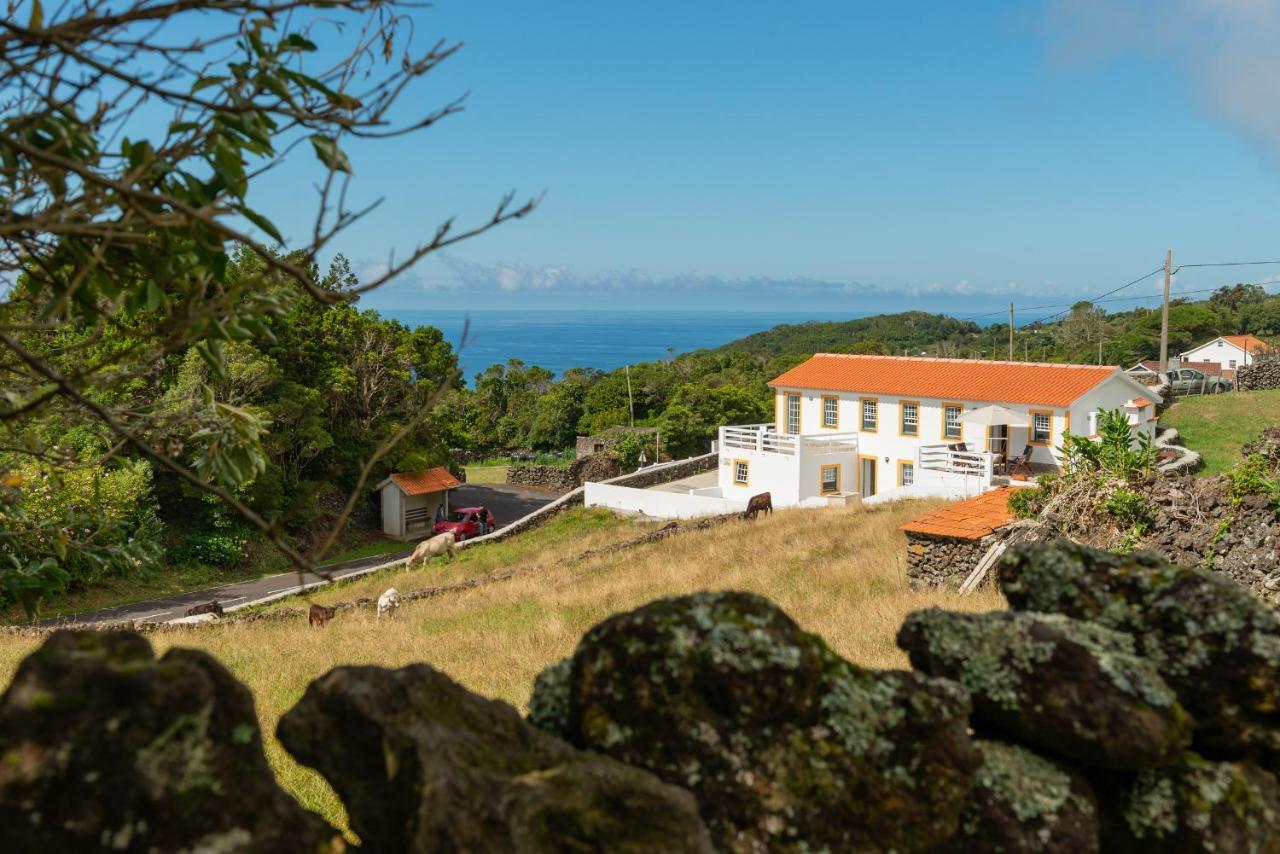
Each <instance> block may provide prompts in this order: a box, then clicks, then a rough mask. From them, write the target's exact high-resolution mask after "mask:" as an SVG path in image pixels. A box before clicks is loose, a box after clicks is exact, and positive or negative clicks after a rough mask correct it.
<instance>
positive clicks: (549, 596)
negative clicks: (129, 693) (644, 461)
mask: <svg viewBox="0 0 1280 854" xmlns="http://www.w3.org/2000/svg"><path fill="white" fill-rule="evenodd" d="M932 506H934V505H932V504H929V503H925V502H917V503H907V504H902V505H897V506H892V507H888V508H884V509H878V510H875V511H862V510H859V509H854V508H849V509H831V510H824V511H807V510H806V511H802V510H796V511H783V512H778V513H776V514H774V515H773V516H772V517H767V518H762V519H760V520H757V521H755V522H752V523H747V522H742V521H739V520H731V521H729V522H726V523H724V524H722V525H719V526H717V527H714V528H711V529H709V530H705V531H697V532H691V533H686V534H681V535H679V536H676V537H673V538H669V539H666V540H663V541H661V542H656V543H652V544H649V545H644V546H640V547H637V548H633V549H628V550H625V551H620V552H615V553H612V554H601V555H599V556H596V557H590V558H587V559H585V560H580V561H577V562H572V563H570V558H572V557H573V556H575V555H579V554H581V553H582V552H583V551H585V550H587V549H599V548H601V547H604V546H607V545H608V544H610V543H618V542H621V541H624V540H628V539H631V538H634V537H636V536H637V535H638V534H641V533H644V532H645V531H650V530H653V529H654V528H655V527H656V526H655V525H653V524H642V525H637V524H635V523H633V522H631V521H628V520H623V519H619V518H618V517H615V516H613V515H611V514H608V513H605V512H602V511H597V510H578V511H575V512H572V513H570V514H566V515H565V516H564V517H562V518H561V519H559V520H557V521H556V522H554V523H552V524H551V525H548V526H547V527H545V528H543V529H540V530H536V531H534V532H531V533H530V534H527V535H523V536H520V537H517V538H514V539H513V540H511V541H508V542H506V543H503V544H500V545H498V546H493V547H484V548H475V549H471V550H467V551H465V552H463V553H462V555H460V556H459V558H458V559H457V560H456V561H455V562H454V563H453V564H452V565H446V564H440V563H435V564H432V565H430V566H429V567H428V568H427V569H426V570H424V571H420V572H413V573H405V572H397V573H393V574H387V575H384V576H381V577H375V578H366V579H363V580H361V581H359V582H355V583H353V584H351V585H345V586H342V587H336V588H333V589H329V590H325V591H323V592H322V593H320V594H317V596H316V597H315V601H322V602H333V601H339V600H349V599H354V598H356V597H359V596H366V595H377V594H378V593H380V592H381V591H382V590H384V589H386V587H387V586H389V585H394V586H396V587H397V589H399V590H401V591H402V592H403V591H407V590H411V589H415V588H417V587H423V586H429V585H432V584H438V583H440V582H441V581H443V580H456V579H459V578H464V577H468V576H471V577H475V576H479V575H484V574H487V573H488V572H491V571H493V570H494V569H510V568H519V567H535V568H537V569H536V571H534V572H531V573H529V574H527V575H525V576H522V577H518V578H514V579H512V580H509V581H505V582H501V583H496V584H492V585H487V586H480V587H476V588H473V589H470V590H466V591H463V592H460V593H456V594H453V595H448V596H441V597H437V598H432V599H427V600H425V601H419V602H415V603H409V604H406V605H404V606H403V607H402V608H401V609H400V611H399V613H397V614H396V615H395V616H394V617H393V618H391V619H384V620H382V621H378V620H376V619H375V618H374V616H373V614H372V613H370V612H368V611H362V612H344V613H340V614H339V616H338V617H337V618H336V619H335V620H334V621H333V622H332V623H330V624H329V626H328V627H327V628H325V629H315V630H313V629H311V628H310V627H309V626H308V625H307V623H306V618H305V617H298V618H295V619H290V620H262V621H258V622H247V623H238V624H230V625H225V626H216V627H209V628H200V629H195V630H188V631H171V632H163V633H161V634H158V635H153V636H152V642H153V644H154V645H155V646H156V647H157V649H158V650H163V649H167V648H168V647H171V646H186V647H197V648H200V649H204V650H207V651H208V652H210V653H211V654H213V655H215V656H216V657H217V658H218V659H219V660H220V661H221V662H223V663H224V664H225V665H226V666H227V667H229V668H230V669H231V670H232V671H233V672H234V673H235V675H236V676H237V677H238V678H240V679H241V680H243V681H244V682H245V683H246V684H247V685H248V686H249V687H250V688H251V689H252V690H253V693H254V696H255V698H256V702H257V709H258V715H259V719H260V723H261V726H262V730H263V733H264V734H265V735H266V736H267V750H268V755H269V757H270V760H271V762H272V764H273V766H274V768H275V769H276V772H277V774H278V776H279V778H280V780H281V782H282V784H283V785H284V786H285V787H286V788H287V789H289V790H290V791H292V792H293V793H294V794H295V795H297V797H298V798H299V799H300V800H301V801H302V803H303V804H304V805H305V806H307V807H309V808H312V809H316V810H318V811H320V812H321V813H323V814H324V815H325V816H326V817H327V818H330V819H332V820H334V821H337V822H341V821H342V820H343V817H342V814H341V807H340V805H339V803H338V801H337V799H336V797H335V795H334V794H333V792H332V790H331V789H330V788H329V787H328V785H327V784H326V783H325V782H324V781H323V780H321V778H320V777H319V776H317V775H316V774H314V773H312V772H310V771H308V770H306V769H304V768H302V767H301V766H299V765H297V764H296V763H295V762H293V760H292V759H290V758H289V757H287V756H286V755H285V753H284V751H283V750H282V749H281V748H280V747H279V745H278V744H277V743H276V742H275V740H274V737H273V736H272V735H271V734H272V733H274V731H275V726H276V721H277V720H278V719H279V717H280V715H281V714H282V713H283V712H284V711H286V710H287V709H288V708H290V707H291V706H292V705H293V704H294V703H296V702H297V700H298V699H299V698H300V697H301V695H302V692H303V689H304V688H305V686H306V685H307V683H308V682H310V681H311V680H313V679H314V678H316V677H317V676H319V675H321V674H323V673H324V672H326V671H327V670H329V669H330V668H332V667H334V666H337V665H339V664H379V665H384V666H388V667H399V666H403V665H405V664H408V663H410V662H418V661H423V662H427V663H429V664H431V665H432V666H434V667H437V668H439V669H440V670H442V671H444V672H445V673H448V674H449V675H451V676H453V677H454V678H456V679H458V680H459V681H461V682H462V683H463V684H464V685H466V686H467V687H468V688H471V689H473V690H475V691H479V692H481V693H483V694H486V695H489V696H493V697H498V698H501V699H503V700H507V701H509V702H511V703H514V704H516V705H520V706H522V705H523V704H524V703H525V702H526V700H527V699H528V697H529V692H530V689H531V686H532V682H533V678H534V676H535V675H536V674H537V673H538V672H539V671H540V670H541V669H542V668H543V667H545V666H546V665H548V664H550V663H552V662H554V661H556V660H558V659H560V658H561V657H563V656H565V655H567V654H569V653H570V652H571V651H572V649H573V647H574V645H575V644H576V642H577V639H578V638H579V637H580V636H581V635H582V634H583V632H584V631H585V630H586V629H587V628H589V627H590V626H592V625H594V624H596V623H597V622H599V621H601V620H602V619H604V618H605V617H607V616H609V615H610V614H612V613H615V612H617V611H620V610H624V609H628V608H633V607H636V606H638V605H641V604H643V603H645V602H647V601H649V600H652V599H654V598H657V597H661V596H667V595H675V594H681V593H687V592H691V591H695V590H704V589H712V590H716V589H721V590H723V589H735V590H748V591H754V592H757V593H761V594H763V595H765V596H768V597H770V598H772V599H773V600H775V601H776V602H777V603H778V604H779V605H781V606H782V607H783V608H784V609H786V610H787V611H788V612H789V613H790V614H791V615H792V616H794V617H795V618H796V619H797V621H798V622H799V623H800V624H801V626H803V627H804V628H805V629H807V630H809V631H813V632H817V633H819V634H821V635H822V636H823V637H825V638H826V640H827V641H828V642H829V643H831V645H832V646H833V647H834V648H835V649H836V650H837V651H838V652H840V653H841V654H842V655H845V656H847V657H848V658H850V659H851V660H853V661H855V662H857V663H859V664H863V665H869V666H874V667H901V666H905V664H906V657H905V655H904V654H903V653H901V652H900V651H899V650H898V649H897V648H896V647H895V645H894V636H895V634H896V632H897V630H898V627H899V625H900V624H901V622H902V619H903V617H904V616H905V614H907V613H908V612H910V611H913V610H916V609H919V608H925V607H929V606H931V605H945V606H946V607H950V608H953V609H959V610H991V609H993V608H1001V607H1003V600H1002V599H1000V597H999V596H997V595H996V594H994V593H988V592H984V593H980V594H978V595H975V596H973V597H969V598H964V599H960V598H959V597H957V596H955V595H952V594H945V593H936V592H920V591H909V590H908V589H907V588H906V585H905V582H904V580H903V570H904V564H905V560H904V558H905V550H904V541H903V538H902V535H901V534H900V533H899V532H898V530H897V528H898V526H899V525H900V524H902V523H903V522H905V521H906V520H908V519H910V518H912V517H914V516H916V515H918V514H920V513H922V512H924V511H925V510H927V509H930V508H931V507H932ZM291 604H296V603H285V604H284V606H285V607H287V606H289V605H291ZM38 642H39V639H38V638H34V637H20V636H17V635H9V636H5V637H4V639H3V640H0V678H2V679H3V681H4V683H5V684H7V682H8V680H9V678H10V676H11V675H12V672H13V669H14V668H15V667H16V665H17V663H18V661H19V660H20V659H21V658H22V657H23V656H25V655H26V654H28V653H29V652H31V651H32V650H33V649H34V648H35V647H36V645H37V644H38ZM282 661H287V662H288V663H289V666H288V667H287V668H284V667H281V666H280V663H281V662H282Z"/></svg>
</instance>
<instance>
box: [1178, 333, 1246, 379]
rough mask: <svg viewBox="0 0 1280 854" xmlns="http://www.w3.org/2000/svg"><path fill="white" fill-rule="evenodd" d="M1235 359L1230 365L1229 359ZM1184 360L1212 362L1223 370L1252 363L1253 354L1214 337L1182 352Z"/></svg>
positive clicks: (1230, 369) (1231, 369)
mask: <svg viewBox="0 0 1280 854" xmlns="http://www.w3.org/2000/svg"><path fill="white" fill-rule="evenodd" d="M1233 359H1234V360H1235V364H1234V365H1232V364H1231V361H1232V360H1233ZM1182 361H1184V362H1213V363H1214V364H1215V365H1217V366H1219V367H1220V368H1223V369H1224V370H1228V371H1233V370H1235V369H1236V368H1239V367H1243V366H1244V365H1251V364H1253V356H1252V355H1251V354H1250V353H1249V352H1248V351H1246V350H1245V349H1244V348H1242V347H1237V346H1236V345H1235V344H1232V343H1231V342H1230V341H1225V340H1223V339H1222V338H1217V339H1214V340H1213V341H1210V342H1209V343H1208V344H1201V345H1200V346H1199V347H1197V348H1195V349H1194V350H1187V351H1186V352H1185V353H1183V354H1182Z"/></svg>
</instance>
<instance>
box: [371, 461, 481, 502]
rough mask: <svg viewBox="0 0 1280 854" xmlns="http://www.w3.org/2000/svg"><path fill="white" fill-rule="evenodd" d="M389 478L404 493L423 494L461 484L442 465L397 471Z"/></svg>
mask: <svg viewBox="0 0 1280 854" xmlns="http://www.w3.org/2000/svg"><path fill="white" fill-rule="evenodd" d="M390 480H391V481H392V482H393V483H395V485H396V486H398V487H400V488H401V489H402V490H404V493H405V494H406V495H425V494H426V493H428V492H440V491H441V490H444V489H453V488H454V487H455V486H461V485H462V484H461V482H459V480H458V479H457V478H456V477H454V476H453V475H451V474H449V470H448V469H447V468H445V467H444V466H436V467H435V468H433V469H427V470H426V471H413V472H399V471H398V472H396V473H395V474H393V475H391V477H390ZM384 483H385V481H384Z"/></svg>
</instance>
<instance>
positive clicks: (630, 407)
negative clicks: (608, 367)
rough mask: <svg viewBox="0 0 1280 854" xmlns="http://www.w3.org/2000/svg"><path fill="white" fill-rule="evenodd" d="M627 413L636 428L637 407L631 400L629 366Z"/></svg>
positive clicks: (629, 368) (629, 367)
mask: <svg viewBox="0 0 1280 854" xmlns="http://www.w3.org/2000/svg"><path fill="white" fill-rule="evenodd" d="M627 412H628V413H629V414H630V417H631V426H632V427H634V426H636V405H635V403H634V402H633V401H632V400H631V366H630V365H627Z"/></svg>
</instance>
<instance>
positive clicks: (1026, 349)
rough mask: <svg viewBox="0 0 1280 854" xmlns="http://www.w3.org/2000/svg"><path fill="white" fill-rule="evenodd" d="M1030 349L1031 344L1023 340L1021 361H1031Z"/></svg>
mask: <svg viewBox="0 0 1280 854" xmlns="http://www.w3.org/2000/svg"><path fill="white" fill-rule="evenodd" d="M1030 351H1031V345H1030V344H1028V343H1027V342H1026V341H1023V342H1022V361H1024V362H1030V361H1031V352H1030Z"/></svg>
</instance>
